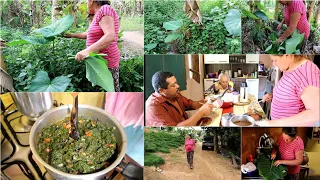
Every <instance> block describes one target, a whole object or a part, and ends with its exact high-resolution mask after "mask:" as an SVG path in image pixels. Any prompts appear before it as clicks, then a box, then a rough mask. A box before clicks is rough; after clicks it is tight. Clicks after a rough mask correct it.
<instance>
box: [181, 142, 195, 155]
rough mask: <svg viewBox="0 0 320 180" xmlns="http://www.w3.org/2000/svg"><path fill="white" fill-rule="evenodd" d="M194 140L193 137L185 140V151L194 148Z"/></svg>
mask: <svg viewBox="0 0 320 180" xmlns="http://www.w3.org/2000/svg"><path fill="white" fill-rule="evenodd" d="M194 144H195V143H194V140H193V139H186V140H185V144H184V145H185V148H186V152H190V151H193V150H194Z"/></svg>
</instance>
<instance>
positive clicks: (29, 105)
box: [11, 92, 53, 121]
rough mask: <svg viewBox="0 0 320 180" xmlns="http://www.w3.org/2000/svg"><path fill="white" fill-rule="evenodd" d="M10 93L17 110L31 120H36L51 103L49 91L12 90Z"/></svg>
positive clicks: (49, 107)
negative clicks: (24, 91)
mask: <svg viewBox="0 0 320 180" xmlns="http://www.w3.org/2000/svg"><path fill="white" fill-rule="evenodd" d="M11 95H12V97H13V99H14V101H15V104H16V106H17V108H18V110H19V111H20V112H21V113H22V114H23V115H25V116H28V118H29V120H32V121H36V120H37V119H38V118H39V117H40V116H41V115H42V114H43V113H45V112H46V111H48V110H49V109H51V107H52V105H53V98H52V94H51V93H49V92H30V93H21V92H14V93H11Z"/></svg>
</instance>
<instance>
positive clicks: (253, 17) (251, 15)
mask: <svg viewBox="0 0 320 180" xmlns="http://www.w3.org/2000/svg"><path fill="white" fill-rule="evenodd" d="M242 14H243V15H245V16H248V17H250V18H252V19H258V17H257V16H256V15H254V14H253V13H251V12H250V11H248V10H246V9H242Z"/></svg>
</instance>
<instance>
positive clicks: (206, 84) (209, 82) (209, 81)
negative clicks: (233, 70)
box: [203, 79, 218, 91]
mask: <svg viewBox="0 0 320 180" xmlns="http://www.w3.org/2000/svg"><path fill="white" fill-rule="evenodd" d="M214 81H218V79H204V80H203V85H204V90H205V91H206V90H207V89H209V88H210V87H211V86H212V85H213V82H214Z"/></svg>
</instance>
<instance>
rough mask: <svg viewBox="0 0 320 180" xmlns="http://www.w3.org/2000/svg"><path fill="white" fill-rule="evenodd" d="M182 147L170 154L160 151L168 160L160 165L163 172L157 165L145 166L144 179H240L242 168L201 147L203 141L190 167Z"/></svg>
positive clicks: (198, 145)
mask: <svg viewBox="0 0 320 180" xmlns="http://www.w3.org/2000/svg"><path fill="white" fill-rule="evenodd" d="M182 148H183V147H181V148H180V149H178V150H171V153H170V154H163V153H161V154H160V153H159V154H157V155H160V156H161V157H163V158H164V159H165V161H166V163H165V164H164V165H162V166H160V169H162V172H161V173H160V172H157V171H155V167H146V166H145V168H144V179H145V180H152V179H159V180H165V179H175V180H202V179H226V180H229V179H230V180H234V179H240V170H238V169H235V168H234V167H233V165H232V164H231V161H230V160H229V159H226V158H223V157H221V156H219V155H217V154H215V153H214V152H213V151H206V150H202V149H201V143H197V146H196V149H195V152H194V159H193V165H194V168H193V169H190V168H189V166H188V163H187V159H186V154H184V153H183V151H182V150H181V149H182Z"/></svg>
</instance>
